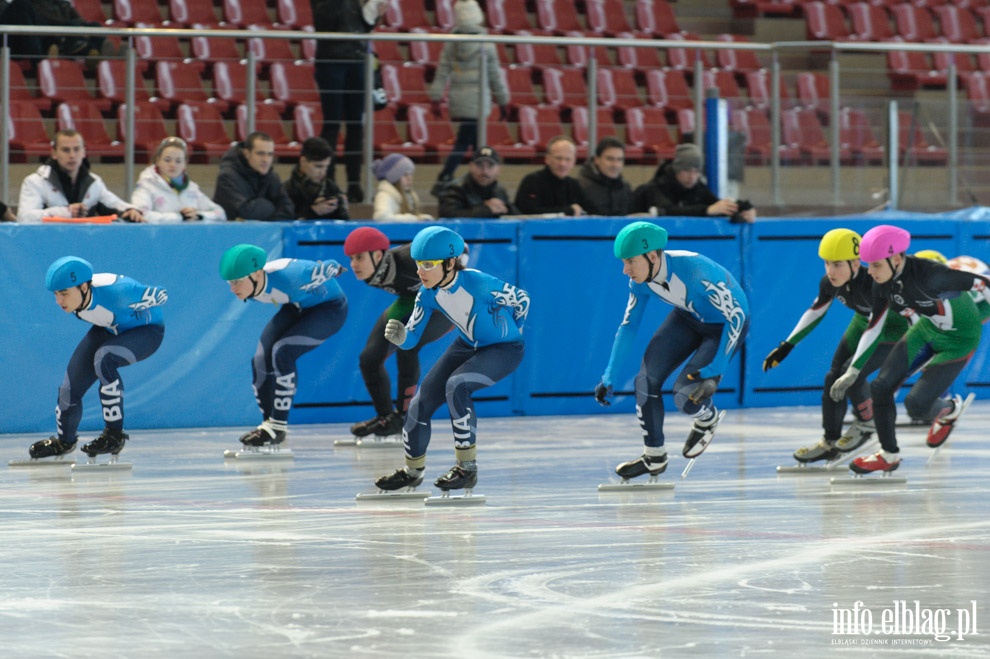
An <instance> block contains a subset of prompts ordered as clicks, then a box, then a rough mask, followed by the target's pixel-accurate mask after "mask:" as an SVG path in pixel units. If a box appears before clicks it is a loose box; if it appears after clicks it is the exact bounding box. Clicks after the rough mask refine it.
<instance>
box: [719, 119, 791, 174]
mask: <svg viewBox="0 0 990 659" xmlns="http://www.w3.org/2000/svg"><path fill="white" fill-rule="evenodd" d="M732 119H733V123H734V124H735V126H736V128H737V129H738V130H740V131H742V133H743V134H744V135H745V136H746V151H745V153H746V162H747V163H750V164H753V165H766V164H769V162H770V159H771V156H772V154H773V138H772V135H771V131H770V121H769V120H768V119H767V115H766V114H765V113H764V112H763V111H762V110H758V109H756V108H745V109H743V110H736V111H735V112H733V113H732ZM779 153H780V161H781V162H782V163H796V162H799V161H800V159H801V152H800V150H799V149H798V148H797V147H796V146H788V145H787V144H781V145H780V149H779Z"/></svg>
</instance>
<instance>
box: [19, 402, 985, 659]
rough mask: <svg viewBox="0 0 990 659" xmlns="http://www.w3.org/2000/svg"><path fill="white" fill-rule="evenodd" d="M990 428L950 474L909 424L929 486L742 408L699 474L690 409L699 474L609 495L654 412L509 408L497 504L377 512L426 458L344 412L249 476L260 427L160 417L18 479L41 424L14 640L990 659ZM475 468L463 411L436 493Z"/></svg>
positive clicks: (811, 426) (498, 447)
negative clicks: (358, 439) (391, 486)
mask: <svg viewBox="0 0 990 659" xmlns="http://www.w3.org/2000/svg"><path fill="white" fill-rule="evenodd" d="M988 424H990V403H985V402H981V401H979V400H977V401H976V402H975V403H974V404H973V406H972V407H971V408H970V409H969V410H968V411H967V413H966V415H965V416H964V417H963V419H962V420H961V421H960V424H959V427H958V428H957V429H956V430H955V431H954V433H953V435H952V437H951V438H950V439H949V441H948V443H947V444H946V445H945V447H944V448H943V449H942V451H941V452H940V453H939V455H938V456H937V457H936V460H935V461H933V463H932V464H931V465H927V466H926V460H927V458H928V456H929V455H930V452H931V449H928V448H927V447H925V445H924V437H925V431H924V429H913V428H912V429H901V430H900V431H899V438H900V443H901V455H902V457H903V463H902V466H901V468H900V470H899V471H898V472H897V475H900V476H905V477H906V478H907V483H906V484H904V485H873V486H867V485H859V486H838V485H831V484H830V478H831V477H833V476H842V477H845V476H846V475H847V474H848V470H846V469H841V470H839V472H838V473H836V474H820V473H819V474H799V475H778V474H777V473H776V472H775V467H776V466H777V465H789V464H793V460H792V459H791V457H790V455H791V453H792V452H793V451H794V449H796V448H798V447H799V446H802V445H805V444H809V443H813V442H814V441H816V440H817V439H818V437H819V436H820V434H821V431H820V426H819V420H818V413H817V411H816V410H815V409H812V408H792V409H783V408H777V409H761V410H753V409H750V410H732V411H729V413H728V416H727V417H726V419H725V421H724V422H723V423H722V425H721V427H720V428H719V431H718V434H717V435H716V437H715V440H714V442H713V444H712V445H711V447H710V448H709V449H708V451H707V452H706V453H705V454H704V455H703V456H701V458H699V459H698V461H697V463H696V464H695V465H694V468H693V470H692V471H691V473H690V474H689V476H688V477H687V479H685V480H683V481H682V480H681V479H680V474H681V471H682V469H683V467H684V464H685V461H684V460H683V459H682V458H681V457H680V448H681V445H682V443H683V439H684V437H685V436H686V433H687V429H688V420H687V418H686V417H683V416H681V415H677V414H672V415H670V416H669V417H668V421H667V437H668V441H667V444H668V448H669V450H670V452H671V455H672V457H671V461H670V467H669V468H668V472H667V473H666V474H664V475H663V476H662V479H663V480H665V481H669V482H674V483H676V488H675V489H674V490H673V491H670V492H656V493H646V494H632V493H630V494H624V493H619V494H599V492H598V491H597V485H598V484H599V483H603V482H608V481H609V480H617V479H616V477H615V476H614V474H613V472H612V469H613V467H614V466H615V464H616V463H617V462H621V461H624V460H627V459H631V458H633V457H635V456H637V455H638V454H639V453H640V452H641V446H642V445H641V439H640V436H639V433H638V427H637V425H636V422H635V418H634V417H633V416H632V415H608V416H589V417H528V418H519V417H517V418H505V419H492V418H482V419H481V420H480V423H479V426H480V427H479V467H480V481H479V484H478V487H477V488H476V490H475V492H476V493H483V494H485V495H486V496H487V497H488V500H487V504H486V505H484V506H473V507H426V506H424V505H423V504H422V503H420V502H385V503H378V502H370V503H365V502H363V501H362V502H357V501H355V494H356V493H358V492H361V491H365V492H370V491H374V487H373V486H372V480H373V479H374V478H375V477H377V476H379V475H381V474H384V473H386V472H389V471H391V470H393V469H394V468H396V467H398V466H400V465H401V464H402V451H401V448H398V447H392V448H380V449H371V448H352V447H347V448H344V447H337V448H334V447H333V445H332V443H333V440H334V439H340V438H344V437H346V436H347V435H348V432H347V426H345V425H324V426H295V427H292V428H291V433H290V439H289V443H290V445H291V447H292V448H293V449H294V452H295V459H294V460H292V461H278V462H265V463H258V462H254V463H250V464H245V463H238V462H237V461H231V460H227V461H225V460H224V459H223V457H222V456H223V451H224V449H230V448H235V447H236V442H237V437H239V435H240V434H241V433H242V432H244V430H245V429H243V428H235V429H209V430H156V431H133V432H131V438H132V441H131V442H130V443H128V445H127V448H126V449H125V450H124V452H123V453H122V454H121V459H122V461H127V462H131V463H132V464H133V465H134V467H133V471H132V472H130V473H127V472H125V473H115V474H100V475H83V474H73V473H72V472H71V471H70V470H69V469H67V468H64V467H61V468H47V469H39V468H30V469H23V468H22V469H14V468H9V467H7V466H6V461H7V460H9V459H13V458H25V457H26V456H27V446H28V445H29V444H30V443H31V442H32V441H34V440H36V439H38V438H39V436H31V437H13V436H9V435H7V436H2V437H0V446H2V447H3V459H4V462H3V465H4V466H3V467H2V470H0V490H2V495H3V496H2V501H0V509H2V518H0V524H2V526H0V528H2V546H0V565H2V566H3V569H2V571H0V593H2V599H0V642H2V647H3V650H2V654H3V656H4V657H11V658H25V657H87V658H90V657H101V658H105V657H142V658H144V657H190V658H197V659H198V658H201V657H204V658H208V657H239V658H247V657H264V658H266V659H270V658H276V657H277V658H281V657H358V658H360V657H375V658H390V657H411V658H418V657H427V658H430V657H444V658H447V657H449V658H458V659H487V658H494V657H567V658H571V657H574V658H595V659H598V658H605V657H622V658H625V657H706V658H711V657H735V656H781V657H798V656H805V657H819V656H826V655H828V656H831V655H841V656H901V657H929V656H937V657H954V658H955V657H990V644H988V640H990V596H988V591H990V514H988V509H990V505H988V499H990V445H988V442H987V427H988ZM84 438H85V436H84ZM75 457H76V459H77V460H80V461H83V460H84V456H81V455H80V454H79V453H78V452H77V453H76V454H75ZM452 460H453V449H452V441H451V439H450V429H449V424H448V422H447V421H446V420H442V419H438V420H437V421H435V422H434V433H433V442H432V444H431V447H430V452H429V454H428V464H427V476H428V477H429V479H428V482H427V483H424V485H428V484H432V480H433V478H435V477H436V476H437V475H439V474H440V473H442V472H443V471H445V470H446V469H447V467H449V466H450V465H451V464H452V463H453V462H452ZM940 639H944V640H940Z"/></svg>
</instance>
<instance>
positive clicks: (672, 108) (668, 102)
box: [646, 69, 694, 116]
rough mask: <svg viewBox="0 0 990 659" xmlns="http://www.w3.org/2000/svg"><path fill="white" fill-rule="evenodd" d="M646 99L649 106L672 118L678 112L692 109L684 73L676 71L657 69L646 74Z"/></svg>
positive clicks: (691, 98)
mask: <svg viewBox="0 0 990 659" xmlns="http://www.w3.org/2000/svg"><path fill="white" fill-rule="evenodd" d="M646 98H647V101H648V102H649V104H650V105H652V106H654V107H657V108H661V109H663V110H665V111H666V112H667V113H668V114H669V115H670V116H673V115H674V114H675V113H676V112H677V111H678V110H684V109H688V108H692V107H694V100H693V97H692V95H691V88H690V87H689V86H688V83H687V79H686V78H685V77H684V72H683V71H679V70H677V69H657V70H655V71H648V72H647V74H646Z"/></svg>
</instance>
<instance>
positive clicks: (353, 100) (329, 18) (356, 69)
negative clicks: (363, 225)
mask: <svg viewBox="0 0 990 659" xmlns="http://www.w3.org/2000/svg"><path fill="white" fill-rule="evenodd" d="M310 2H311V5H312V9H313V27H314V28H315V29H316V31H317V32H347V33H352V34H367V33H368V32H371V31H372V30H373V29H374V28H375V24H376V23H378V19H379V18H381V16H382V14H384V13H385V8H386V7H387V5H388V0H310ZM367 57H368V42H367V41H331V40H323V39H321V40H319V41H317V42H316V83H317V84H318V85H319V87H320V105H321V106H322V108H323V132H322V134H321V137H323V139H325V140H326V141H327V143H328V144H330V145H331V147H332V148H333V149H334V150H336V148H337V138H338V137H339V136H340V126H341V124H342V123H343V124H346V126H347V127H346V129H345V135H344V166H345V168H346V170H347V197H348V199H349V200H350V202H351V203H354V204H359V203H361V202H362V201H364V190H363V189H362V188H361V156H362V149H363V146H362V144H363V142H364V95H365V93H366V92H367V91H368V90H367V89H365V85H364V67H365V60H366V58H367ZM336 164H337V158H336V157H334V159H333V161H332V162H331V164H330V178H335V174H336Z"/></svg>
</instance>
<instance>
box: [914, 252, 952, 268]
mask: <svg viewBox="0 0 990 659" xmlns="http://www.w3.org/2000/svg"><path fill="white" fill-rule="evenodd" d="M914 255H915V256H917V257H918V258H919V259H928V260H929V261H938V262H939V263H941V264H942V265H945V264H946V263H948V262H949V259H947V258H945V257H944V256H942V252H937V251H935V250H934V249H923V250H921V251H920V252H915V253H914Z"/></svg>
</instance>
